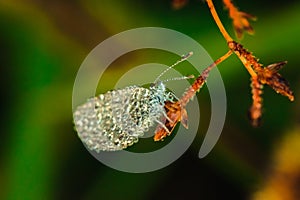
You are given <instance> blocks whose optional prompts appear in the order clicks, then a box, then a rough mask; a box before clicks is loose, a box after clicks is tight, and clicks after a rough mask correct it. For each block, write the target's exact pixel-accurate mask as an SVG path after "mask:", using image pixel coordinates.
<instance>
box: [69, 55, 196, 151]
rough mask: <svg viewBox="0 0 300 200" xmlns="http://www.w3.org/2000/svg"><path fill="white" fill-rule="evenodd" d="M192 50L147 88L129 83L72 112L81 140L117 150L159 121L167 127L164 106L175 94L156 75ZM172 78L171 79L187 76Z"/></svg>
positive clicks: (91, 145)
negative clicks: (167, 89)
mask: <svg viewBox="0 0 300 200" xmlns="http://www.w3.org/2000/svg"><path fill="white" fill-rule="evenodd" d="M191 55H192V52H190V53H188V54H186V55H184V56H182V57H181V59H180V60H178V61H177V62H176V63H175V64H173V65H171V66H170V67H168V68H167V69H166V70H165V71H163V72H162V73H161V74H160V75H159V76H158V77H157V78H156V80H155V81H154V83H152V84H151V86H150V87H149V89H148V88H144V87H140V86H136V85H133V86H128V87H125V88H123V89H117V90H112V91H108V92H107V93H105V94H100V95H98V96H96V97H93V98H90V99H88V100H87V102H86V103H84V104H82V105H80V106H78V107H77V108H76V110H75V111H74V113H73V117H74V124H75V129H76V130H77V133H78V136H79V138H80V139H81V141H82V142H83V143H84V144H85V145H86V146H87V147H88V148H89V149H90V150H94V151H96V152H100V151H117V150H122V149H125V148H127V147H128V146H131V145H133V144H134V143H136V142H138V140H139V137H141V136H143V135H144V133H146V132H147V131H148V130H149V128H150V127H152V126H153V125H154V124H155V123H158V124H159V125H160V126H161V127H162V128H164V129H166V131H167V128H166V127H165V125H164V121H163V119H166V118H168V117H167V115H166V111H165V109H164V106H165V102H166V101H171V102H172V101H174V99H175V98H176V97H175V95H174V94H173V93H171V92H167V91H166V87H165V84H164V82H167V81H169V80H166V81H160V80H159V78H160V77H161V76H162V75H163V74H164V73H166V72H167V71H168V70H170V69H171V68H173V67H174V66H176V65H177V64H179V63H180V62H182V61H184V60H186V59H187V58H188V57H190V56H191ZM187 78H191V77H190V76H189V77H181V78H173V79H171V80H179V79H187Z"/></svg>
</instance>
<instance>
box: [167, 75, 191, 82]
mask: <svg viewBox="0 0 300 200" xmlns="http://www.w3.org/2000/svg"><path fill="white" fill-rule="evenodd" d="M191 78H195V76H194V75H189V76H182V77H174V78H170V79H167V80H163V81H162V82H163V83H165V82H169V81H179V80H186V79H191Z"/></svg>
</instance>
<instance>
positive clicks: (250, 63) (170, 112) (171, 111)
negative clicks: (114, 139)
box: [154, 0, 294, 141]
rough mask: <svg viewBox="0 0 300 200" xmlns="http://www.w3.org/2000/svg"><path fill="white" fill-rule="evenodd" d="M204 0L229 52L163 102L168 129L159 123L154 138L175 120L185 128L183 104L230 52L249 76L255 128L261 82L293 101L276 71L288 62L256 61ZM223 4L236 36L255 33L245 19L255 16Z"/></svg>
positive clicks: (170, 128)
mask: <svg viewBox="0 0 300 200" xmlns="http://www.w3.org/2000/svg"><path fill="white" fill-rule="evenodd" d="M206 2H207V5H208V7H209V9H210V12H211V14H212V16H213V18H214V20H215V22H216V24H217V26H218V28H219V30H220V32H221V33H222V35H223V36H224V38H225V40H226V41H227V45H228V48H229V51H228V52H227V53H226V54H225V55H223V56H222V57H220V58H219V59H217V60H216V61H215V62H214V63H212V64H211V65H210V66H208V67H207V68H206V69H205V70H204V71H203V72H202V73H201V75H200V76H199V77H198V78H197V79H196V80H195V81H194V83H193V84H192V85H191V86H190V87H189V88H188V89H187V91H186V92H185V93H184V95H183V96H182V97H181V99H180V100H178V101H176V102H170V101H167V102H165V110H166V114H167V118H168V119H165V126H166V128H167V129H168V131H167V130H166V129H165V128H163V127H162V126H160V125H159V126H158V127H157V129H156V133H155V136H154V140H155V141H159V140H162V139H163V138H165V137H166V136H168V135H170V134H171V133H172V131H173V129H174V128H175V126H176V125H177V123H178V122H180V121H181V123H182V124H183V125H184V127H186V128H187V127H188V125H187V112H186V110H185V106H186V105H187V103H188V102H189V101H190V100H191V99H192V98H193V97H194V96H195V94H196V93H197V92H198V91H199V90H200V89H201V87H202V86H203V85H204V83H205V81H206V79H207V78H208V75H209V72H210V71H211V69H212V68H213V67H215V66H217V65H218V64H219V63H221V62H222V61H224V60H226V59H227V58H228V57H229V56H230V55H231V54H232V53H235V54H236V55H237V56H238V57H239V59H240V60H241V62H242V63H243V65H244V66H245V68H246V69H247V70H248V72H249V74H250V76H251V88H252V89H251V92H252V101H253V102H252V106H251V107H250V109H249V117H250V119H251V122H252V125H253V126H255V127H256V126H258V125H259V124H260V119H261V116H262V102H263V99H262V97H261V95H262V93H263V91H262V89H263V85H264V84H267V85H269V86H270V87H271V88H272V89H273V90H275V91H276V92H277V93H280V94H281V95H283V96H286V97H288V98H289V100H290V101H293V100H294V95H293V92H292V90H291V89H290V86H289V83H288V82H287V81H286V80H285V79H284V78H283V77H282V76H281V75H280V74H279V73H278V71H279V70H280V69H281V68H282V67H283V66H284V65H285V64H286V63H287V62H286V61H283V62H279V63H274V64H271V65H268V66H267V67H263V65H262V64H261V63H259V62H258V59H257V58H256V57H255V56H254V55H253V54H252V53H251V52H249V51H248V50H247V49H245V48H244V47H243V46H242V45H241V44H240V43H238V42H236V41H234V40H233V39H232V38H231V37H230V35H229V34H228V32H227V31H226V29H225V28H224V26H223V24H222V22H221V20H220V18H219V16H218V14H217V12H216V10H215V7H214V5H213V2H212V0H206ZM176 3H182V4H178V5H185V4H186V3H187V1H184V0H183V1H180V0H177V1H176V0H173V4H172V5H173V6H174V5H176ZM223 3H224V5H225V6H226V7H227V8H228V10H229V15H230V17H231V18H232V19H233V26H234V29H235V31H236V34H237V36H238V38H241V37H242V35H243V32H244V31H246V32H248V33H250V34H252V33H254V30H253V28H252V27H251V25H250V23H249V21H248V19H252V20H255V19H256V18H255V17H254V16H252V15H250V14H248V13H245V12H241V11H239V10H238V9H237V8H236V7H235V6H234V5H233V3H232V2H231V0H223Z"/></svg>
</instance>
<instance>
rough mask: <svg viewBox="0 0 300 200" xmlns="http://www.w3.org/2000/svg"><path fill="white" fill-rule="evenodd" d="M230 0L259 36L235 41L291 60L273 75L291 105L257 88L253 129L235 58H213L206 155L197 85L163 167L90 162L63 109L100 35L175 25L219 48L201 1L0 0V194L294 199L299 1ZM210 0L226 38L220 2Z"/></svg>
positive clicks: (299, 174)
mask: <svg viewBox="0 0 300 200" xmlns="http://www.w3.org/2000/svg"><path fill="white" fill-rule="evenodd" d="M235 3H236V5H238V7H239V8H240V9H241V10H243V11H246V12H249V13H251V14H253V15H256V16H257V17H258V21H256V22H253V23H252V25H253V27H254V29H255V31H256V33H255V35H254V36H249V35H245V36H244V38H243V40H242V44H244V46H245V47H246V48H248V49H249V50H251V51H252V52H254V55H256V56H257V57H259V58H260V61H261V62H262V63H264V64H265V65H267V64H270V63H274V62H278V61H282V60H288V64H287V65H286V67H284V68H283V70H282V71H281V74H282V75H283V76H284V77H285V78H286V79H287V80H289V82H290V84H291V88H292V89H293V90H294V92H295V99H296V100H295V102H292V103H291V102H289V101H288V99H287V98H286V97H282V96H280V95H277V94H276V93H275V92H274V91H273V90H271V89H270V88H269V87H265V90H264V95H263V97H264V115H263V124H262V126H261V127H260V128H252V127H251V126H250V123H249V121H248V119H247V114H246V113H247V110H248V108H249V107H250V105H251V93H250V87H249V84H250V82H249V78H250V77H249V75H248V74H247V72H246V70H245V69H244V68H243V66H242V64H241V63H240V62H239V60H238V59H237V58H236V57H235V56H232V57H230V58H229V59H228V60H227V61H225V62H224V63H222V64H221V65H220V66H219V70H220V72H221V74H222V77H223V80H224V83H225V87H226V93H227V98H228V99H227V102H228V104H227V106H228V107H227V109H228V111H227V118H226V122H225V127H224V130H223V132H222V135H221V137H220V139H219V141H218V143H217V145H216V146H215V148H214V149H213V151H212V152H211V153H210V154H209V155H208V156H207V157H205V158H204V159H199V158H198V151H199V148H200V146H201V143H202V140H203V137H204V136H203V134H205V130H206V129H207V127H208V124H209V119H210V102H209V94H208V92H207V90H206V88H205V87H204V88H203V90H201V93H200V95H198V99H199V101H200V106H201V119H202V120H201V122H200V129H199V132H198V137H197V138H196V139H195V141H194V143H193V145H192V146H191V147H190V148H189V149H188V151H187V152H186V153H185V154H184V155H183V156H182V157H181V158H179V159H178V160H177V161H176V162H174V163H173V164H171V165H169V166H167V167H165V168H163V169H161V170H158V171H155V172H150V173H144V174H130V173H125V172H120V171H116V170H113V169H111V168H108V167H106V166H105V165H103V164H102V163H100V162H98V161H97V160H96V159H95V158H94V157H93V156H91V155H90V154H89V152H88V151H87V150H86V149H85V148H84V146H83V145H82V143H81V142H80V140H79V138H78V137H77V134H76V132H75V131H74V129H73V123H72V108H71V103H72V98H71V95H72V87H73V83H74V80H75V76H76V73H77V70H78V69H79V67H80V64H81V63H82V61H83V60H84V58H85V57H86V55H87V54H88V53H89V52H90V51H91V50H92V49H93V48H94V47H95V46H96V45H97V44H99V43H100V42H101V41H103V40H105V39H106V38H108V37H110V36H112V35H114V34H117V33H119V32H121V31H124V30H128V29H132V28H138V27H146V26H155V27H165V28H170V29H174V30H176V31H180V32H182V33H184V34H186V35H188V36H190V37H192V38H193V39H195V40H197V41H198V42H199V43H200V44H201V45H202V46H204V48H206V50H207V52H209V53H210V55H211V57H212V58H213V59H217V58H218V56H220V55H222V54H223V53H225V52H226V50H227V47H226V43H225V42H224V39H223V38H222V36H221V34H220V33H219V31H218V29H217V27H216V25H215V23H214V22H213V20H212V17H211V15H210V13H209V10H208V8H207V6H206V4H205V3H203V1H200V0H190V1H189V3H188V4H187V5H186V6H185V7H184V8H182V9H180V10H174V9H172V6H171V0H165V1H159V0H154V1H141V0H140V1H138V0H122V1H121V0H116V1H109V0H100V1H97V0H85V1H84V0H74V1H71V0H52V1H50V0H48V1H45V0H24V1H18V0H1V1H0V44H1V55H0V56H1V61H0V65H1V67H0V70H1V71H0V74H1V79H0V81H1V82H0V83H1V84H0V88H1V95H2V98H1V104H0V106H1V114H0V116H1V120H0V123H1V129H2V130H1V148H0V199H154V198H155V199H183V198H184V199H225V198H226V199H271V200H272V199H300V192H299V191H300V184H299V183H300V125H299V122H300V120H299V117H300V115H299V111H300V101H299V99H300V95H299V91H300V90H299V87H298V86H299V83H300V81H299V80H300V79H299V78H300V74H299V66H300V61H299V60H298V59H299V55H300V54H299V52H300V51H299V50H300V39H299V33H300V26H299V22H300V21H299V20H300V3H299V2H298V1H290V0H287V1H284V4H282V1H279V2H276V1H271V0H268V1H246V0H240V1H235ZM215 4H216V8H217V11H218V13H219V14H220V18H221V19H222V21H223V22H224V25H225V26H226V27H227V29H228V31H229V32H230V33H231V34H232V35H233V36H234V33H233V31H232V30H233V29H232V26H231V21H230V19H229V18H228V13H227V11H225V10H224V9H223V5H222V2H221V1H215ZM168 55H170V54H167V53H166V52H164V53H162V52H161V51H148V52H147V51H146V53H143V57H142V58H141V56H139V52H136V53H132V54H131V55H130V56H129V57H127V58H125V59H120V60H119V62H118V63H117V65H116V64H115V65H114V66H112V67H111V68H110V70H108V72H107V76H106V77H107V78H106V79H105V80H106V83H107V88H101V89H103V90H104V92H105V90H109V89H111V88H112V87H113V85H114V83H115V82H116V81H117V77H118V76H115V75H114V74H117V75H121V74H122V73H124V72H126V70H128V69H129V68H130V67H134V66H135V65H136V64H137V63H139V62H141V63H139V64H142V61H143V62H146V61H147V59H149V58H153V57H154V58H155V59H156V60H155V61H157V62H159V61H161V63H166V64H167V63H169V64H170V63H172V62H173V61H174V60H175V57H174V56H173V57H172V56H170V57H169V56H168ZM152 61H153V60H152ZM171 138H172V137H170V138H167V139H166V142H168V141H169V140H170V139H171Z"/></svg>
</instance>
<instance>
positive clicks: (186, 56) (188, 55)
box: [154, 51, 193, 83]
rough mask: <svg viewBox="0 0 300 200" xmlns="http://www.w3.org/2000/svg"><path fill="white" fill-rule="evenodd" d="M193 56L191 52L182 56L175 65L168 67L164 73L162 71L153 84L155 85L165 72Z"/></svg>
mask: <svg viewBox="0 0 300 200" xmlns="http://www.w3.org/2000/svg"><path fill="white" fill-rule="evenodd" d="M192 55H193V52H192V51H191V52H189V53H187V54H185V55H183V56H181V58H180V60H178V61H177V62H176V63H174V64H173V65H171V66H169V67H168V68H167V69H165V71H163V72H162V73H161V74H160V75H159V76H158V77H157V78H156V79H155V81H154V83H157V81H158V80H159V79H160V77H161V76H162V75H164V74H165V73H166V72H167V71H169V70H170V69H172V68H173V67H175V66H176V65H178V64H179V63H181V62H183V61H185V60H186V59H188V58H189V57H190V56H192Z"/></svg>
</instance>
